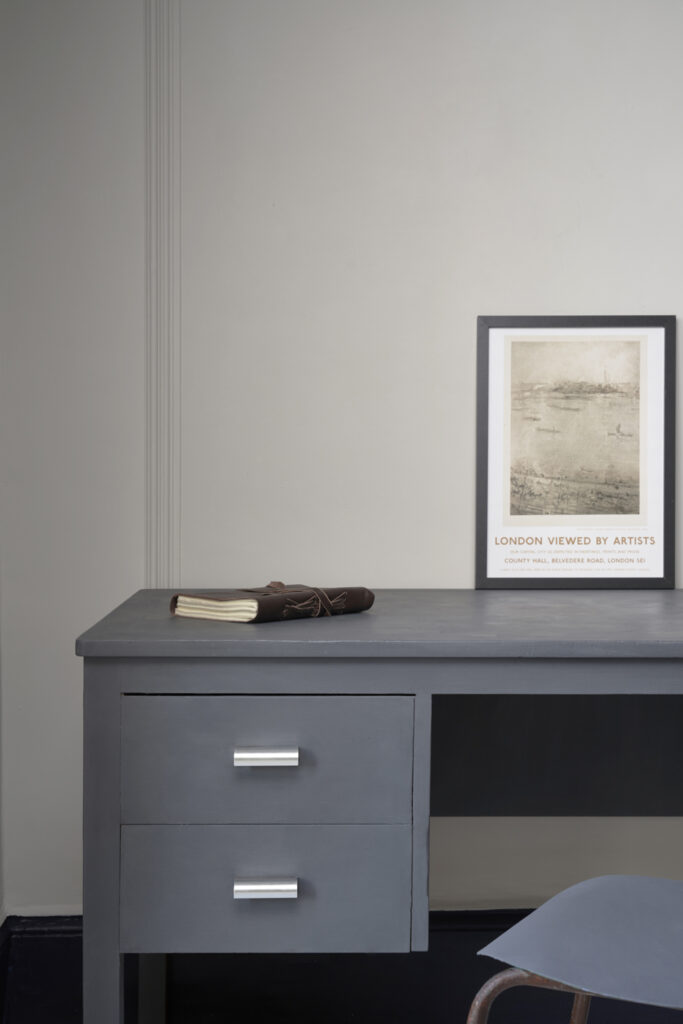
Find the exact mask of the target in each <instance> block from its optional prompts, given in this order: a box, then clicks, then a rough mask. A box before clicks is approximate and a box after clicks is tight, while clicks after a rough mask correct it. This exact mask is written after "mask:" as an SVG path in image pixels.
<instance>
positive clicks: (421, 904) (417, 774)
mask: <svg viewBox="0 0 683 1024" xmlns="http://www.w3.org/2000/svg"><path fill="white" fill-rule="evenodd" d="M431 725H432V698H431V694H429V695H428V696H426V697H425V696H423V695H421V694H418V695H417V696H416V697H415V735H414V750H413V914H412V929H411V931H412V934H411V942H410V948H411V949H413V950H420V949H427V948H428V946H429V779H430V768H431V764H430V759H431V753H430V751H431Z"/></svg>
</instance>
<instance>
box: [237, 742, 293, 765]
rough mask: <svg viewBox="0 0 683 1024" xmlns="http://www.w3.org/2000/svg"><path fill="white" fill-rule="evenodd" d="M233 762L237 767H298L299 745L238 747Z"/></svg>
mask: <svg viewBox="0 0 683 1024" xmlns="http://www.w3.org/2000/svg"><path fill="white" fill-rule="evenodd" d="M232 763H233V765H234V766H235V768H274V767H282V768H297V767H298V765H299V748H298V747H278V748H275V749H269V748H268V747H237V748H236V749H235V750H234V751H233V755H232Z"/></svg>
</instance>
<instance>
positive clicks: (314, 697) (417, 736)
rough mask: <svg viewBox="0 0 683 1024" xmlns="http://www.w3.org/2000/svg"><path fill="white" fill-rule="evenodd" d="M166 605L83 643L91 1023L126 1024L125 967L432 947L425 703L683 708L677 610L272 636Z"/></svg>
mask: <svg viewBox="0 0 683 1024" xmlns="http://www.w3.org/2000/svg"><path fill="white" fill-rule="evenodd" d="M170 594H171V592H170V591H140V592H139V593H137V594H135V595H134V596H133V597H131V598H130V599H129V600H128V601H126V602H125V603H124V604H123V605H121V606H120V607H119V608H117V609H116V610H115V611H113V612H112V613H111V614H110V615H109V616H107V617H106V618H105V619H103V620H102V621H101V622H99V623H98V624H97V625H96V626H94V627H93V628H92V629H90V630H89V631H88V632H87V633H84V634H83V635H82V636H81V637H80V638H79V639H78V641H77V644H76V651H77V653H78V654H79V655H82V656H83V657H84V658H85V757H84V771H85V779H84V844H85V845H84V1010H85V1024H119V1022H120V1021H121V1020H122V1017H123V1008H122V998H121V978H122V970H121V964H122V954H123V953H143V954H144V953H168V952H236V951H240V952H284V951H287V952H304V951H315V952H347V951H365V952H380V951H382V952H388V951H405V950H409V949H425V948H426V945H427V925H428V898H427V881H428V826H429V765H430V720H431V699H432V696H433V695H434V694H466V693H469V694H472V693H498V694H560V693H563V694H586V693H602V694H608V693H612V694H624V693H634V694H635V693H660V694H665V693H683V671H682V670H681V669H682V668H683V665H682V664H681V659H683V594H682V593H681V592H678V591H651V592H648V591H645V592H643V591H641V592H598V591H593V592H561V591H558V592H538V593H531V592H523V591H520V592H507V593H503V592H500V593H496V592H484V591H478V592H477V591H447V590H440V591H439V590H432V591H427V590H403V591H401V590H385V591H378V592H377V598H376V602H375V605H374V607H373V608H372V609H371V610H370V611H369V612H364V613H362V614H359V615H349V616H341V617H337V618H334V619H317V620H300V621H296V622H285V623H267V624H262V625H226V624H221V623H214V622H201V621H193V620H188V619H176V618H173V617H171V616H170V614H169V612H168V604H169V598H170ZM273 760H274V761H276V762H277V761H280V762H283V763H279V764H278V763H276V764H273V763H268V762H269V761H270V762H272V761H273ZM259 762H262V763H259ZM264 887H265V893H266V895H268V896H269V898H263V897H264ZM269 887H270V888H269ZM243 897H246V898H243Z"/></svg>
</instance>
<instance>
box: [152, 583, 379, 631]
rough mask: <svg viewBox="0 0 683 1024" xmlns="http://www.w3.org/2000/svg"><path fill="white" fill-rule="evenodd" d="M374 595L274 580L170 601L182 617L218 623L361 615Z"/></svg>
mask: <svg viewBox="0 0 683 1024" xmlns="http://www.w3.org/2000/svg"><path fill="white" fill-rule="evenodd" d="M374 600H375V595H374V594H373V592H372V591H371V590H368V589H367V587H325V588H323V587H309V586H306V585H305V584H303V583H291V584H288V585H285V584H284V583H279V582H277V581H274V582H272V583H269V584H268V586H266V587H253V588H248V589H244V590H210V591H206V592H205V593H199V592H197V591H192V592H187V593H186V592H181V593H177V594H174V595H173V597H172V598H171V612H172V614H174V615H179V616H181V617H185V618H192V619H216V620H217V621H220V622H273V621H277V620H281V619H305V618H319V617H322V616H327V615H345V614H347V613H349V612H362V611H365V610H366V609H367V608H370V607H372V603H373V601H374Z"/></svg>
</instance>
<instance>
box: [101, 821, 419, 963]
mask: <svg viewBox="0 0 683 1024" xmlns="http://www.w3.org/2000/svg"><path fill="white" fill-rule="evenodd" d="M274 877H278V878H283V877H284V878H287V879H291V880H292V884H293V883H294V880H296V885H297V893H298V894H297V896H296V898H285V899H282V898H280V899H235V898H234V895H233V884H234V881H235V879H248V880H253V879H261V880H262V879H272V878H274ZM410 898H411V834H410V828H409V826H406V825H378V826H370V825H186V826H178V825H130V826H125V827H124V828H122V830H121V950H122V952H129V953H135V952H137V953H145V952H167V953H202V952H264V953H269V952H273V953H277V952H293V953H297V952H334V953H336V952H339V953H343V952H356V951H363V952H367V953H374V952H400V951H404V950H408V949H409V948H410Z"/></svg>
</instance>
